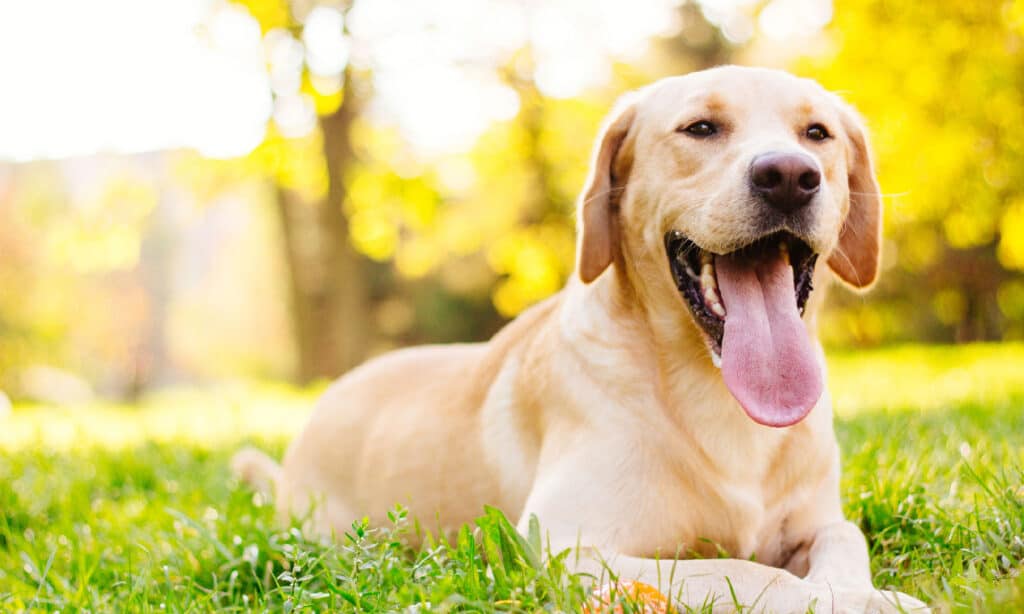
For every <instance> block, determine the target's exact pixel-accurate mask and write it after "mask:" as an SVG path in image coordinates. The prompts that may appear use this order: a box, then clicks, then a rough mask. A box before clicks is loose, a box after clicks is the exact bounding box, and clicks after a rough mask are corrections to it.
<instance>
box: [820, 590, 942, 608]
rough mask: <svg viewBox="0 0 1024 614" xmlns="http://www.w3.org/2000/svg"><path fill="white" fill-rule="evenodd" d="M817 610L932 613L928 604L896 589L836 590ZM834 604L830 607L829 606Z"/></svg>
mask: <svg viewBox="0 0 1024 614" xmlns="http://www.w3.org/2000/svg"><path fill="white" fill-rule="evenodd" d="M821 605H823V606H825V607H824V608H821V609H816V610H815V611H816V612H817V611H821V612H835V613H836V614H840V613H842V614H902V613H904V612H905V613H906V614H931V609H929V607H928V604H926V603H924V602H923V601H921V600H919V599H915V598H914V597H911V596H910V595H906V594H904V593H898V592H895V591H880V590H875V589H869V590H849V591H836V592H835V593H834V600H833V602H832V603H831V604H828V603H826V604H821ZM830 605H831V606H833V607H831V608H829V606H830Z"/></svg>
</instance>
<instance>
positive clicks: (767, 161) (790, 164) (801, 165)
mask: <svg viewBox="0 0 1024 614" xmlns="http://www.w3.org/2000/svg"><path fill="white" fill-rule="evenodd" d="M750 184H751V188H752V189H753V191H754V193H755V194H759V195H760V196H761V197H762V198H763V199H764V200H765V202H767V203H768V204H769V205H771V207H772V208H773V209H777V210H779V211H781V212H782V213H790V212H793V211H796V210H797V209H799V208H800V207H803V206H804V205H806V204H807V203H809V202H811V198H813V197H814V195H815V194H816V193H817V192H818V186H820V185H821V173H819V172H818V168H817V166H816V165H815V164H814V160H812V159H811V158H810V157H809V156H806V155H804V154H798V153H766V154H761V155H759V156H757V157H756V158H754V163H753V164H752V165H751V166H750Z"/></svg>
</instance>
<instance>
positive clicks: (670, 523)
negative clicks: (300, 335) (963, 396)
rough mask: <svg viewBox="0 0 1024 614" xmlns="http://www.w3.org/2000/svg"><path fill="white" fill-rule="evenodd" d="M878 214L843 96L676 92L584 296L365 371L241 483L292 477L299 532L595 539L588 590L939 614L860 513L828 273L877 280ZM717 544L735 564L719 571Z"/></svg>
mask: <svg viewBox="0 0 1024 614" xmlns="http://www.w3.org/2000/svg"><path fill="white" fill-rule="evenodd" d="M880 216H881V206H880V195H879V189H878V185H877V182H876V180H875V177H874V174H873V171H872V166H871V158H870V155H869V153H868V145H867V143H866V140H865V135H864V129H863V128H862V126H861V123H860V122H859V120H858V119H857V117H856V116H855V114H854V113H853V112H852V111H851V110H850V109H849V108H848V107H847V106H846V105H845V104H843V103H842V102H841V101H840V100H839V98H838V97H836V96H835V95H833V94H830V93H829V92H827V91H825V90H824V89H822V88H821V87H820V86H819V85H817V84H816V83H814V82H812V81H809V80H805V79H798V78H796V77H794V76H792V75H789V74H786V73H783V72H779V71H774V70H766V69H757V68H740V67H734V66H728V67H721V68H715V69H712V70H707V71H703V72H697V73H692V74H689V75H686V76H682V77H673V78H668V79H664V80H662V81H659V82H657V83H654V84H652V85H650V86H648V87H646V88H644V89H642V90H640V91H638V92H636V93H635V94H633V95H629V96H627V97H626V98H624V99H623V100H622V101H621V104H620V105H618V108H617V109H616V110H615V111H614V112H613V113H612V114H611V116H610V117H609V119H608V121H607V122H606V125H605V127H604V130H603V132H602V134H601V136H600V138H599V139H598V142H597V145H596V149H595V155H594V157H593V165H592V168H591V171H590V177H589V179H588V182H587V186H586V188H585V190H584V192H583V195H582V198H581V199H580V201H579V231H580V232H579V234H580V238H579V249H578V265H577V272H578V275H577V276H575V277H574V279H572V280H570V281H569V283H568V284H567V286H566V287H565V289H564V290H563V291H562V292H560V293H559V294H557V295H556V296H554V297H552V298H550V299H548V300H547V301H544V302H543V303H541V304H539V305H536V306H534V307H533V308H531V309H530V310H528V311H526V312H525V313H523V314H522V315H521V316H520V317H519V318H517V319H516V320H515V321H514V322H512V323H511V324H509V325H508V326H507V327H506V328H505V329H504V330H502V331H501V332H500V333H498V334H497V335H496V336H495V337H494V338H493V339H492V340H491V341H489V342H488V343H482V344H467V345H452V346H443V347H420V348H413V349H407V350H402V351H399V352H394V353H392V354H388V355H386V356H384V357H381V358H378V359H375V360H373V361H370V362H369V363H367V364H365V365H363V366H362V367H360V368H358V369H355V370H354V371H352V372H351V373H349V374H347V375H346V376H345V377H343V378H341V379H340V380H338V381H337V382H336V383H335V384H334V385H332V386H331V387H330V388H329V389H328V390H327V392H326V393H325V394H324V395H323V398H322V399H321V400H320V402H319V404H318V407H317V409H316V411H315V412H314V414H313V415H312V417H311V418H310V421H309V424H308V425H307V426H306V428H305V430H304V432H303V433H302V434H301V435H300V436H299V437H298V439H296V441H295V442H294V443H293V444H292V445H291V447H290V449H289V450H288V453H287V455H286V456H285V459H284V463H283V465H282V466H278V465H277V464H276V463H274V462H273V461H272V460H271V459H269V458H268V457H266V456H265V455H263V454H262V453H260V452H257V451H255V450H246V451H243V452H240V453H239V454H238V455H237V456H236V458H235V460H234V467H235V470H236V471H237V472H238V473H239V474H240V475H241V476H242V477H243V478H245V479H247V480H248V481H250V482H253V483H256V484H259V483H263V484H267V485H270V484H272V485H273V487H274V489H275V491H276V497H277V506H278V510H279V512H280V515H281V516H282V518H284V519H287V518H289V516H290V515H292V514H297V515H303V514H305V513H306V511H307V510H308V509H309V507H310V503H311V501H317V502H318V505H317V506H316V507H315V509H314V511H313V512H312V513H313V520H312V522H313V524H314V525H315V526H316V528H317V530H319V531H321V532H323V533H330V532H331V531H332V530H336V531H339V532H340V531H344V530H346V529H347V528H349V526H350V525H351V523H352V522H353V521H354V520H356V519H358V518H360V517H362V516H364V515H369V516H370V517H371V518H372V519H376V520H382V519H383V514H384V513H385V512H386V511H387V510H388V509H390V508H391V507H392V506H393V505H394V504H396V503H403V504H405V505H407V506H408V507H409V509H410V511H411V513H412V514H414V515H415V516H417V517H419V518H421V519H423V520H424V521H425V522H432V521H434V520H435V519H439V521H440V523H441V525H442V527H455V526H458V525H460V524H461V523H465V522H469V521H472V519H473V518H474V517H476V516H477V515H479V514H480V512H481V508H482V506H483V505H484V504H491V505H495V506H498V507H500V508H501V509H503V510H504V511H505V512H506V513H507V514H508V515H509V516H513V517H515V518H519V519H520V526H521V528H522V529H524V530H525V524H526V523H527V522H528V519H529V517H530V515H532V514H535V515H537V517H538V518H539V519H540V522H541V526H542V527H544V529H545V530H546V531H547V532H548V533H549V534H550V539H551V543H552V545H553V546H554V547H555V548H556V549H559V548H561V547H576V546H582V547H581V548H580V551H581V553H582V555H583V556H582V557H581V559H580V560H581V562H580V570H581V571H590V572H595V573H600V571H601V566H602V565H604V564H606V565H608V566H609V567H610V569H611V570H613V571H614V572H616V573H617V574H619V575H620V576H621V577H622V578H623V579H638V580H641V581H646V582H647V583H650V584H657V583H658V582H659V579H660V580H661V581H662V582H665V581H667V578H669V576H670V570H671V569H672V567H673V566H675V571H674V578H675V583H676V584H675V586H672V587H668V586H664V585H662V586H661V589H662V590H664V591H665V592H669V593H671V594H672V595H674V596H675V595H679V600H680V601H681V604H683V605H699V604H702V603H706V602H707V601H708V600H709V599H712V600H714V599H716V598H717V599H718V603H720V604H721V605H720V607H721V608H722V609H724V610H731V609H733V607H734V606H733V605H732V604H733V600H732V597H731V591H732V590H735V595H736V598H738V599H739V601H740V602H742V603H744V604H747V605H750V604H754V603H755V602H756V604H757V607H758V609H763V610H766V611H772V612H793V611H806V610H807V609H808V608H809V607H813V608H816V609H817V611H819V612H820V611H842V612H862V611H897V610H899V609H900V608H903V609H908V610H909V609H917V608H923V607H924V605H923V604H921V603H920V602H918V601H917V600H915V599H912V598H910V597H907V596H906V595H901V594H897V593H887V592H882V591H877V590H875V589H874V588H873V587H872V582H871V573H870V569H869V561H868V551H867V548H866V545H865V540H864V537H863V536H862V534H861V532H860V531H859V530H858V528H857V527H856V526H855V525H853V524H851V523H849V522H847V521H846V520H844V518H843V513H842V508H841V507H840V500H839V450H838V447H837V444H836V439H835V436H834V434H833V430H832V409H831V405H830V400H829V396H828V392H827V391H826V390H825V387H824V381H825V376H824V369H825V362H824V358H823V354H822V349H821V346H820V345H819V343H818V342H817V340H816V338H815V332H814V331H815V317H816V313H817V311H818V307H819V305H820V304H821V301H822V298H823V293H822V292H821V291H820V290H819V291H817V292H814V291H812V288H814V287H822V286H825V285H826V284H827V282H828V273H827V271H826V267H823V266H815V265H816V264H818V261H819V260H821V261H824V262H827V264H828V268H829V269H831V270H832V271H833V272H834V273H835V274H836V275H838V277H839V278H840V279H842V280H844V281H845V282H847V283H848V284H851V285H853V286H856V287H859V288H863V287H865V286H868V285H869V284H871V283H872V282H873V281H874V279H875V277H876V275H877V274H878V266H879V241H880ZM720 549H724V551H726V552H728V553H729V554H730V556H733V557H735V558H732V559H721V558H712V559H701V558H698V557H699V556H700V555H704V556H710V557H715V556H717V555H718V553H719V552H720ZM677 553H682V554H683V555H688V556H689V558H687V560H683V561H679V562H678V563H675V562H672V561H671V559H673V558H674V557H675V556H676V554H677ZM666 559H668V560H666ZM754 560H756V561H757V562H753V561H754ZM730 584H731V587H730Z"/></svg>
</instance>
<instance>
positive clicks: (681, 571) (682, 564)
mask: <svg viewBox="0 0 1024 614" xmlns="http://www.w3.org/2000/svg"><path fill="white" fill-rule="evenodd" d="M577 554H578V558H577V559H576V560H577V565H576V571H577V573H582V574H586V575H587V576H590V577H592V578H593V579H594V582H595V583H597V584H598V585H603V584H606V583H608V582H611V581H612V579H613V578H614V579H615V580H617V581H620V582H622V581H637V582H643V583H644V584H649V585H651V586H654V587H656V588H657V589H658V590H659V591H661V592H662V593H663V594H665V595H666V596H668V597H669V598H670V599H671V602H672V604H673V605H674V607H675V608H676V609H677V610H678V611H687V612H688V611H691V610H699V611H706V608H709V609H710V610H711V611H712V612H737V611H742V612H745V611H748V610H749V611H752V612H808V611H814V612H831V611H839V610H834V608H833V595H832V594H831V592H830V591H829V590H828V587H827V586H825V585H824V584H812V583H810V582H807V581H806V580H803V579H801V578H798V577H797V576H795V575H793V574H791V573H790V572H788V571H786V570H784V569H779V568H776V567H769V566H768V565H762V564H760V563H755V562H752V561H745V560H740V559H690V560H655V559H645V558H637V557H630V556H624V555H611V556H607V557H606V556H604V555H603V554H602V553H599V552H597V551H595V550H593V549H589V548H580V549H579V550H577ZM843 611H845V610H843Z"/></svg>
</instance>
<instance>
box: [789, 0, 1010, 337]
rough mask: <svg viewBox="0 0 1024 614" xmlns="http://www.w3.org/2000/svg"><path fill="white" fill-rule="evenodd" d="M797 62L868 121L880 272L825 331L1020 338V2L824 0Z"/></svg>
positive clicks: (842, 334) (847, 299)
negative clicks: (828, 4) (813, 41)
mask: <svg viewBox="0 0 1024 614" xmlns="http://www.w3.org/2000/svg"><path fill="white" fill-rule="evenodd" d="M835 11H836V12H835V17H834V21H833V23H832V25H831V26H830V27H829V29H828V32H829V34H830V35H831V39H832V41H833V48H832V51H831V52H830V53H827V54H824V55H822V56H820V57H815V58H810V59H805V60H803V61H802V62H801V63H800V64H799V69H800V70H801V71H803V72H805V73H809V74H810V75H811V76H814V77H817V78H818V79H820V80H821V81H822V82H823V83H824V84H825V85H826V86H827V87H829V88H832V89H835V90H837V91H840V92H841V93H842V94H843V95H844V96H845V97H846V98H847V99H848V100H850V101H851V102H853V103H854V104H855V105H856V106H857V107H858V109H859V110H860V111H861V112H862V113H863V114H864V115H865V117H867V118H868V120H869V125H870V127H871V132H872V134H873V137H874V138H873V141H874V146H875V149H876V153H877V158H878V165H879V168H880V174H881V181H882V186H883V189H884V190H886V191H887V192H888V196H887V198H886V205H887V223H886V235H887V237H888V239H889V241H888V250H887V259H888V261H889V262H888V265H889V267H890V270H889V271H888V272H887V274H886V275H885V276H884V277H883V280H882V282H881V284H880V287H879V289H878V291H877V293H876V294H875V295H873V296H872V299H871V301H869V302H868V303H867V304H865V303H863V302H862V301H860V300H859V299H856V298H851V297H848V296H847V297H845V298H841V299H840V305H839V306H838V308H837V309H836V310H834V312H833V318H832V319H833V321H834V323H835V324H836V325H835V326H832V327H830V330H831V331H832V332H833V333H834V336H835V340H836V341H840V342H848V341H858V342H871V343H877V342H879V341H883V340H887V341H892V340H900V339H930V340H935V341H952V340H957V341H969V340H976V339H999V338H1000V337H1005V338H1021V337H1024V278H1022V276H1021V271H1022V270H1024V177H1022V174H1024V171H1022V169H1024V2H1021V1H1020V0H1014V1H999V2H982V3H977V2H959V1H956V0H939V1H934V2H893V1H891V0H849V1H844V2H840V3H836V5H835Z"/></svg>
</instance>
